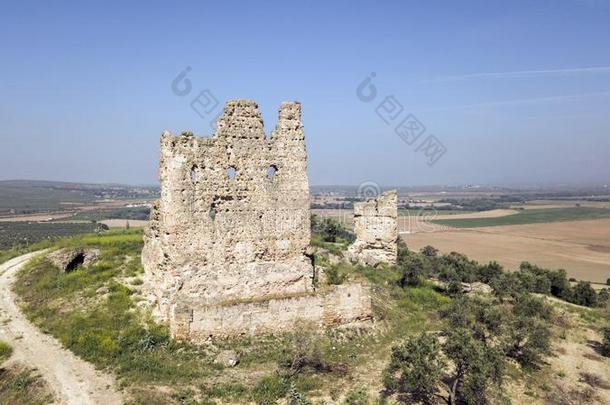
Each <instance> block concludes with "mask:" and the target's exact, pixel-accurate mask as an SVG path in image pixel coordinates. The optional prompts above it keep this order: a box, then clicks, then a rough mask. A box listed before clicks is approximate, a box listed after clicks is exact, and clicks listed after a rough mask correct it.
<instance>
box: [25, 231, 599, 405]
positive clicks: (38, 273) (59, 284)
mask: <svg viewBox="0 0 610 405" xmlns="http://www.w3.org/2000/svg"><path fill="white" fill-rule="evenodd" d="M314 241H315V243H314V245H315V246H317V247H318V249H321V250H319V252H322V250H323V251H324V252H325V253H321V254H320V255H319V257H318V255H316V263H317V265H318V266H323V267H325V268H326V271H325V272H324V274H326V281H320V282H323V283H327V284H341V283H344V282H348V281H359V282H365V283H370V285H371V286H372V291H373V293H372V300H373V311H374V316H375V322H373V323H370V324H368V325H362V326H360V327H356V328H349V329H346V328H327V329H321V328H320V327H319V326H318V325H311V324H305V323H304V324H302V325H300V326H299V328H298V331H296V332H294V333H282V334H278V335H276V336H264V337H249V336H244V337H239V338H232V339H214V340H211V341H209V342H207V343H206V344H203V345H194V344H190V343H185V342H179V341H175V340H173V339H172V338H171V337H170V336H169V332H168V328H167V326H166V325H163V324H157V323H156V322H154V320H153V319H152V318H151V316H150V312H149V307H148V306H147V305H146V303H145V301H144V299H143V292H142V272H143V270H142V266H141V263H140V252H141V248H142V234H141V231H138V230H131V231H113V232H107V233H105V234H102V235H86V236H76V237H73V238H69V239H64V240H61V241H58V242H56V243H55V244H54V245H53V246H52V248H56V247H65V246H93V247H97V248H98V249H100V251H101V257H100V259H99V260H98V261H97V262H95V263H94V264H93V265H91V266H89V267H86V268H84V267H80V268H77V269H76V270H74V271H72V272H70V273H63V272H61V271H59V269H57V268H55V267H54V266H53V265H52V264H51V263H50V262H48V261H47V260H46V259H45V258H44V257H41V258H38V259H35V260H33V261H32V262H30V263H29V265H27V266H26V268H24V269H23V270H22V271H21V272H20V273H19V275H18V280H17V283H16V284H15V291H16V293H17V294H18V295H19V296H20V297H21V299H22V304H23V307H22V308H23V310H24V312H25V314H26V315H27V316H28V318H29V319H30V320H31V321H32V322H34V323H35V324H36V325H38V327H40V328H41V329H42V330H43V331H45V332H46V333H49V334H51V335H53V336H54V337H56V338H57V339H58V340H59V341H60V342H61V343H62V344H63V345H64V346H65V347H67V348H68V349H70V350H72V351H73V352H74V353H76V354H77V355H79V356H80V357H82V358H84V359H85V360H87V361H90V362H92V363H93V364H95V365H96V366H98V367H100V368H103V369H106V370H108V371H112V372H114V373H115V374H116V375H117V377H118V379H119V382H120V385H121V387H123V389H124V393H125V394H126V396H127V398H128V400H129V403H132V404H150V403H163V404H166V403H169V404H223V403H256V404H275V403H277V401H280V403H287V404H295V405H296V404H300V405H304V404H318V403H320V404H322V403H326V402H327V401H329V400H330V401H333V402H334V403H337V404H362V405H365V404H371V405H372V404H377V403H395V401H396V400H398V399H400V398H403V399H404V401H406V402H409V401H410V400H409V398H410V397H409V396H405V395H406V394H404V393H401V390H403V389H405V387H403V386H400V384H398V385H396V384H394V383H393V382H392V381H393V380H392V378H393V376H394V375H395V374H396V373H397V370H404V372H408V371H409V370H410V368H409V365H408V364H405V363H404V361H405V357H404V356H403V355H402V354H401V353H402V352H401V350H402V349H401V348H408V347H410V346H409V344H410V343H409V342H411V343H412V342H413V341H415V342H419V341H428V342H432V343H431V344H432V345H431V346H430V348H431V350H439V348H441V347H442V348H443V350H445V352H446V353H447V356H456V355H457V356H458V357H460V356H466V357H468V358H470V360H468V361H475V362H481V361H483V363H481V364H478V365H476V366H474V365H470V364H467V366H468V369H467V371H466V372H467V373H469V374H467V375H468V378H470V380H468V379H467V380H464V381H463V384H472V382H473V381H476V384H475V385H472V386H470V388H469V390H475V391H473V392H471V391H468V390H466V389H463V390H462V391H461V392H462V393H460V394H459V395H464V397H463V398H466V395H474V397H476V398H480V397H479V395H480V396H484V397H485V398H486V400H488V401H492V402H493V403H496V402H498V401H499V402H498V403H506V400H507V399H508V398H513V400H514V401H515V402H514V403H524V401H525V402H528V403H536V401H537V403H542V401H544V400H546V399H550V398H551V397H550V393H549V390H551V391H553V390H555V388H551V387H555V386H556V385H555V382H556V381H555V378H556V377H555V373H556V371H552V370H550V369H549V368H548V363H547V362H546V360H543V356H547V355H549V356H550V355H552V354H553V351H552V350H551V342H554V341H556V340H557V339H559V338H561V339H567V340H566V341H569V342H570V343H572V340H571V339H572V337H571V335H570V334H571V333H572V332H570V331H571V330H572V328H575V329H574V330H576V329H577V330H578V331H583V330H585V329H586V330H587V331H588V330H590V329H591V330H592V332H591V334H593V335H591V336H593V337H591V336H590V337H589V338H590V339H591V338H596V337H595V336H596V335H594V334H595V333H598V332H597V329H594V328H599V327H600V326H601V325H603V324H604V323H605V321H604V318H603V315H602V314H603V312H602V311H605V309H601V308H600V309H597V308H594V309H589V308H587V309H585V308H583V309H580V307H579V309H578V311H576V310H574V314H575V315H574V316H576V317H581V318H582V319H581V320H580V321H579V322H581V323H579V324H578V325H576V324H574V326H571V325H572V324H569V323H568V322H567V321H566V319H565V316H567V315H565V314H563V315H562V314H559V313H556V312H554V311H553V310H552V309H550V308H548V306H547V305H546V304H545V303H544V302H543V301H542V300H539V299H536V298H535V297H532V296H530V295H529V294H527V293H526V291H528V289H532V291H544V289H543V288H542V287H544V286H545V285H546V284H545V283H544V282H543V281H544V280H546V277H547V275H546V273H544V272H542V270H540V269H534V270H536V272H534V273H533V272H532V271H530V270H532V269H529V270H528V271H527V272H524V273H523V277H521V278H520V277H517V278H515V277H513V276H511V275H510V274H512V273H510V274H508V273H502V270H501V269H499V268H498V267H497V266H492V265H489V266H480V265H478V264H477V263H476V262H473V261H470V260H468V259H467V258H466V257H464V256H461V255H458V254H451V255H443V256H440V255H438V256H437V255H436V253H434V252H431V251H430V250H428V252H427V253H426V254H421V253H416V252H410V251H406V250H405V249H401V255H400V264H399V265H398V266H387V267H384V268H377V269H373V268H370V267H363V266H354V265H351V264H349V263H346V262H339V263H337V264H334V265H331V264H330V262H331V261H333V262H334V261H335V259H336V258H332V257H331V256H330V255H332V254H335V253H336V254H340V253H341V251H342V250H344V249H345V246H346V243H344V240H343V239H339V240H338V241H337V242H325V241H324V238H319V237H316V238H314ZM329 252H330V253H329ZM331 259H332V260H331ZM534 274H537V277H535V278H532V276H533V275H534ZM431 276H434V277H436V278H438V280H441V281H440V284H439V281H438V280H437V281H433V280H431V279H430V278H429V277H431ZM480 279H486V280H497V282H496V281H494V284H495V285H496V287H495V288H496V289H497V294H494V295H487V296H485V295H484V296H479V295H475V296H472V297H470V296H469V295H466V294H465V293H463V292H462V290H461V287H460V286H461V284H460V282H461V281H468V280H470V281H476V280H480ZM566 282H567V281H566ZM534 287H535V290H533V288H534ZM548 287H549V289H550V287H551V285H548ZM500 291H501V293H500ZM547 293H548V292H547ZM532 305H533V306H532ZM531 308H535V310H534V311H533V312H532V310H531ZM569 309H571V307H569ZM555 325H558V326H555ZM592 325H597V326H592ZM439 336H446V342H453V341H454V339H461V340H460V341H462V340H463V341H464V345H465V346H464V345H462V344H460V345H457V346H455V345H454V346H453V347H448V346H447V344H445V343H442V342H443V340H438V339H439ZM561 336H563V337H561ZM578 339H581V340H580V341H579V342H580V343H578V344H583V343H582V342H584V341H582V337H581V336H580V335H579V336H578ZM434 342H436V343H434ZM531 342H537V345H534V346H532V344H533V343H531ZM449 346H450V345H449ZM462 347H470V348H472V349H473V351H467V352H464V353H459V351H460V350H461V348H462ZM223 350H234V351H236V352H237V353H238V354H239V358H240V360H239V363H238V364H237V365H236V366H235V367H225V366H223V365H220V364H216V362H215V357H216V355H217V354H218V353H219V352H221V351H223ZM456 350H457V351H458V352H456ZM591 350H592V349H591ZM409 353H410V351H409V350H406V352H405V355H406V356H407V357H409V356H410V354H409ZM472 356H474V357H472ZM487 356H491V357H489V361H490V362H491V361H493V362H494V364H495V366H494V367H490V366H489V365H488V364H486V363H485V362H486V361H487V360H485V359H486V358H487ZM452 358H453V357H452ZM509 358H510V361H508V359H509ZM420 360H421V359H420ZM596 361H600V362H601V363H600V364H605V363H604V361H605V360H603V359H602V360H596ZM420 364H425V365H426V366H425V367H428V366H427V364H428V363H427V362H426V361H423V362H421V363H420ZM438 364H439V365H440V363H438ZM490 364H491V363H490ZM496 366H497V367H496ZM403 367H404V368H403ZM453 369H455V368H453V367H447V368H445V369H442V370H440V371H439V372H438V373H437V374H435V375H437V377H438V374H439V373H440V374H444V373H445V374H447V377H448V378H451V370H453ZM492 371H493V373H499V375H500V376H503V377H502V378H496V376H495V374H494V375H492V374H490V373H491V372H492ZM418 375H419V377H418V378H420V379H421V378H423V377H425V373H424V374H423V375H422V374H418ZM595 376H597V374H595ZM460 378H461V377H460ZM570 378H571V377H570ZM596 378H597V377H596ZM424 379H425V378H424ZM439 385H442V382H441V381H440V380H439ZM581 391H582V390H581V388H580V387H579V388H578V390H577V391H575V392H569V393H565V395H564V396H565V397H569V398H572V399H573V398H576V397H578V396H579V395H581V394H582V392H581ZM441 394H443V391H439V395H441ZM587 395H589V394H587ZM463 398H462V399H463ZM587 398H594V397H592V396H590V395H589V396H588V397H587ZM282 401H283V402H282ZM476 403H483V402H476Z"/></svg>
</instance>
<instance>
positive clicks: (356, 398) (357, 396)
mask: <svg viewBox="0 0 610 405" xmlns="http://www.w3.org/2000/svg"><path fill="white" fill-rule="evenodd" d="M371 403H372V401H371V397H370V395H369V392H368V389H367V387H365V386H360V387H358V388H355V389H353V390H351V391H350V392H348V393H347V395H346V397H345V400H344V401H343V405H370V404H371Z"/></svg>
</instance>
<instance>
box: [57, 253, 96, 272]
mask: <svg viewBox="0 0 610 405" xmlns="http://www.w3.org/2000/svg"><path fill="white" fill-rule="evenodd" d="M99 256H100V251H99V250H98V249H84V248H63V249H59V250H56V251H55V252H52V253H49V254H48V255H47V259H48V260H50V261H51V263H52V264H53V265H54V266H56V267H58V268H59V269H60V270H61V271H63V272H66V273H67V272H70V271H72V270H76V268H77V267H78V266H83V267H89V266H91V265H92V264H93V262H95V261H96V260H97V259H98V257H99Z"/></svg>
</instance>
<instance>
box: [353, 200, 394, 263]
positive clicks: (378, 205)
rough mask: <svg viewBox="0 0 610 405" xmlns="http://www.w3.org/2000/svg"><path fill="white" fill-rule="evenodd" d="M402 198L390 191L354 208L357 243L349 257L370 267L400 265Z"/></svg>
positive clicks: (354, 244)
mask: <svg viewBox="0 0 610 405" xmlns="http://www.w3.org/2000/svg"><path fill="white" fill-rule="evenodd" d="M397 219H398V195H397V192H396V190H392V191H388V192H385V193H383V194H381V195H380V196H378V197H377V198H371V199H368V200H367V201H365V202H361V203H356V204H354V232H355V233H356V241H355V242H354V243H353V244H352V245H350V246H349V248H348V257H349V258H350V259H351V260H353V261H357V262H360V263H363V264H365V265H368V266H377V265H379V264H381V263H388V264H396V260H397V254H398V245H397V242H398V223H397Z"/></svg>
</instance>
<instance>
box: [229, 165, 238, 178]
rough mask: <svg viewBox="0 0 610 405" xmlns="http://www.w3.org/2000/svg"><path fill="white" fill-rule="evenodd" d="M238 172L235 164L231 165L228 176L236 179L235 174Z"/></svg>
mask: <svg viewBox="0 0 610 405" xmlns="http://www.w3.org/2000/svg"><path fill="white" fill-rule="evenodd" d="M236 174H237V170H235V168H234V167H233V166H230V167H229V168H228V169H227V176H229V179H231V180H235V175H236Z"/></svg>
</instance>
